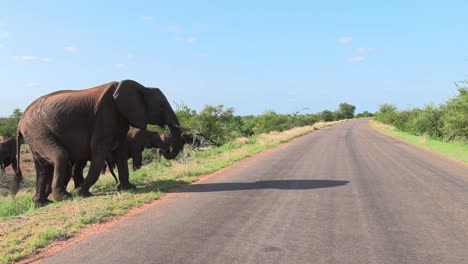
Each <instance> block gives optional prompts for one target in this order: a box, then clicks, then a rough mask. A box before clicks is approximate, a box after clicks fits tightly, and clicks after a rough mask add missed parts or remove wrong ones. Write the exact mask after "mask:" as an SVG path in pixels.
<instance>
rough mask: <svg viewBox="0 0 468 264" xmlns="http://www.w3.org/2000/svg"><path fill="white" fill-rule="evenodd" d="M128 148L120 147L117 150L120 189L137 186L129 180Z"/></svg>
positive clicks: (118, 187) (116, 159) (116, 158)
mask: <svg viewBox="0 0 468 264" xmlns="http://www.w3.org/2000/svg"><path fill="white" fill-rule="evenodd" d="M127 153H128V152H127V150H122V149H119V150H117V151H116V152H115V155H114V157H115V162H116V164H117V170H118V171H119V181H120V184H119V185H118V186H117V189H118V190H131V189H135V188H136V186H135V185H133V184H131V183H130V181H129V179H128V178H129V171H128V154H127Z"/></svg>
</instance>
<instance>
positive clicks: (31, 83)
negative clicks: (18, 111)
mask: <svg viewBox="0 0 468 264" xmlns="http://www.w3.org/2000/svg"><path fill="white" fill-rule="evenodd" d="M26 86H27V87H38V86H39V83H37V82H29V83H28V84H26Z"/></svg>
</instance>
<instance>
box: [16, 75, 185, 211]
mask: <svg viewBox="0 0 468 264" xmlns="http://www.w3.org/2000/svg"><path fill="white" fill-rule="evenodd" d="M147 124H154V125H158V126H160V127H165V126H166V125H167V126H168V127H169V129H170V131H171V135H173V137H174V138H175V140H173V141H172V142H171V143H172V144H171V146H170V147H169V150H168V151H165V152H164V153H163V155H164V156H165V157H166V158H173V157H175V156H176V155H177V154H178V153H179V152H180V151H181V150H182V148H183V141H182V139H181V128H180V125H179V121H178V119H177V116H176V115H175V113H174V111H173V110H172V108H171V106H170V104H169V102H168V100H167V99H166V97H165V96H164V94H163V93H162V92H161V90H159V89H158V88H148V87H145V86H143V85H141V84H140V83H138V82H136V81H132V80H124V81H121V82H110V83H106V84H103V85H100V86H97V87H94V88H90V89H86V90H77V91H71V90H66V91H58V92H54V93H51V94H48V95H45V96H42V97H40V98H39V99H37V100H35V101H34V102H33V103H32V104H31V105H29V107H28V108H27V109H26V110H25V112H24V114H23V117H22V118H21V120H20V122H19V124H18V131H17V150H18V149H19V146H20V144H19V140H21V138H23V137H24V139H25V140H26V142H27V143H28V144H29V146H30V148H31V151H32V153H33V159H34V165H35V168H36V194H35V195H34V197H33V201H34V202H35V203H37V204H43V203H48V202H50V201H49V200H48V199H47V198H48V197H47V196H48V195H47V194H48V192H47V190H46V189H47V188H48V187H47V186H51V190H50V192H51V193H52V197H53V199H54V200H56V201H59V200H62V199H65V198H68V197H70V196H71V195H70V194H69V193H68V192H67V191H66V190H65V187H64V179H65V178H66V177H69V174H70V173H71V172H70V171H71V170H70V161H83V160H90V161H91V165H90V168H89V171H88V175H87V177H86V178H85V179H84V181H83V183H82V184H81V185H80V187H78V188H77V189H75V192H76V193H77V194H78V195H80V196H90V195H92V194H91V193H90V192H89V189H90V188H91V186H92V185H93V184H94V183H95V182H96V181H97V180H98V177H99V174H100V171H101V169H102V168H103V166H104V162H105V159H106V157H114V158H115V162H116V164H117V169H118V172H119V180H120V184H119V186H118V189H119V190H126V189H133V188H135V186H134V185H133V184H131V183H130V181H129V179H128V174H129V172H128V164H127V155H128V152H127V149H126V146H125V144H124V142H125V138H126V135H127V132H128V130H129V128H130V125H131V126H133V127H136V128H139V129H143V130H144V129H146V127H147ZM19 156H20V153H19V152H18V154H17V158H18V160H20V159H19V158H20V157H19ZM21 180H22V174H21V169H20V163H18V172H17V173H16V177H15V182H16V184H15V186H14V192H16V191H17V190H18V188H19V184H20V182H21Z"/></svg>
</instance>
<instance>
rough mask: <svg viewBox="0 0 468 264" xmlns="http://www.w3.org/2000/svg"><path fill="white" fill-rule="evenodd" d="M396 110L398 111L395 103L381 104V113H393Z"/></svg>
mask: <svg viewBox="0 0 468 264" xmlns="http://www.w3.org/2000/svg"><path fill="white" fill-rule="evenodd" d="M396 111H397V108H396V106H395V105H393V104H382V105H380V106H379V113H382V114H388V113H393V112H396Z"/></svg>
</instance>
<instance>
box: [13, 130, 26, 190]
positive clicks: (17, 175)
mask: <svg viewBox="0 0 468 264" xmlns="http://www.w3.org/2000/svg"><path fill="white" fill-rule="evenodd" d="M22 140H23V134H21V132H20V127H19V125H18V130H17V131H16V162H17V165H16V172H15V181H14V182H13V190H12V192H13V196H15V195H16V193H17V192H18V190H19V187H20V183H21V181H22V180H23V173H22V172H21V141H22Z"/></svg>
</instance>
